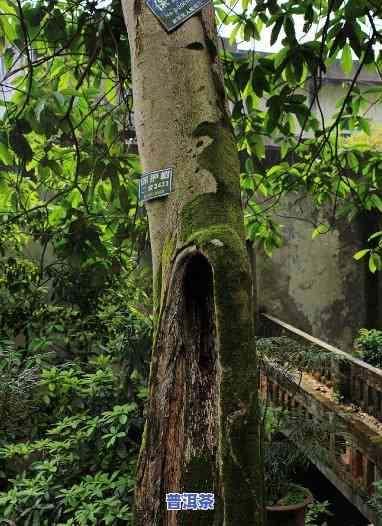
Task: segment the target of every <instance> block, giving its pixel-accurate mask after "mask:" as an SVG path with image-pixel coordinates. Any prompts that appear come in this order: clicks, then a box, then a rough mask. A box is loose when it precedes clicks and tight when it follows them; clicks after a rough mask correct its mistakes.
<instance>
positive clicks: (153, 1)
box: [146, 0, 211, 31]
mask: <svg viewBox="0 0 382 526" xmlns="http://www.w3.org/2000/svg"><path fill="white" fill-rule="evenodd" d="M210 1H211V0H146V4H147V5H148V6H149V8H150V9H151V11H152V12H153V13H154V15H155V16H156V17H158V18H159V20H160V21H161V22H162V24H163V25H164V27H165V28H166V30H167V31H171V30H173V29H175V28H176V27H178V26H180V24H182V23H183V22H184V21H185V20H187V19H188V18H190V17H191V16H192V15H194V14H195V13H197V12H198V11H200V10H201V9H203V7H205V6H206V5H207V4H209V3H210Z"/></svg>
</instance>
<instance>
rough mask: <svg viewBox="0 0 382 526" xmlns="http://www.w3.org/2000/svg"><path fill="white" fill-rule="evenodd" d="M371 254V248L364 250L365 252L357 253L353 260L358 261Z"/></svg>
mask: <svg viewBox="0 0 382 526" xmlns="http://www.w3.org/2000/svg"><path fill="white" fill-rule="evenodd" d="M368 252H370V249H369V248H364V249H363V250H359V251H358V252H356V253H355V254H354V256H353V259H355V260H356V261H358V260H359V259H361V258H363V257H364V256H366V254H367V253H368Z"/></svg>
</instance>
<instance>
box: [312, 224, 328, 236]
mask: <svg viewBox="0 0 382 526" xmlns="http://www.w3.org/2000/svg"><path fill="white" fill-rule="evenodd" d="M328 232H329V227H328V226H327V225H323V224H321V225H318V227H317V228H315V229H314V230H313V232H312V239H315V238H316V237H317V236H320V235H322V234H327V233H328Z"/></svg>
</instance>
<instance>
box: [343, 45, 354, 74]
mask: <svg viewBox="0 0 382 526" xmlns="http://www.w3.org/2000/svg"><path fill="white" fill-rule="evenodd" d="M341 66H342V69H343V71H344V73H345V74H346V75H350V73H351V71H352V69H353V59H352V55H351V48H350V46H349V44H345V45H344V47H343V49H342V56H341Z"/></svg>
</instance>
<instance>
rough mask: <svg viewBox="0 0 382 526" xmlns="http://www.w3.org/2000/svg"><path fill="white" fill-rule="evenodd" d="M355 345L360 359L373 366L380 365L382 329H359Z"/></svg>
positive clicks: (381, 359) (381, 363)
mask: <svg viewBox="0 0 382 526" xmlns="http://www.w3.org/2000/svg"><path fill="white" fill-rule="evenodd" d="M355 346H356V350H357V351H358V355H359V356H360V358H361V359H362V360H364V361H365V362H366V363H369V364H370V365H373V366H374V367H382V331H380V330H377V329H371V330H368V329H360V331H359V336H358V338H356V340H355Z"/></svg>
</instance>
